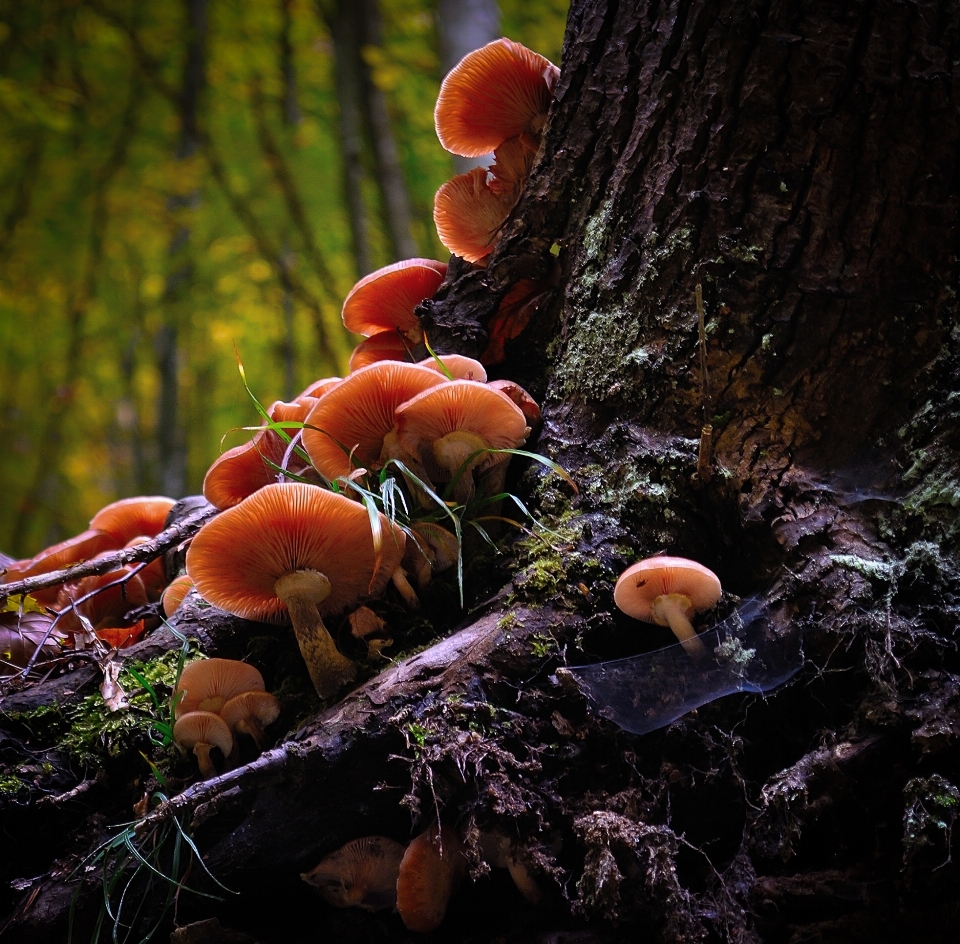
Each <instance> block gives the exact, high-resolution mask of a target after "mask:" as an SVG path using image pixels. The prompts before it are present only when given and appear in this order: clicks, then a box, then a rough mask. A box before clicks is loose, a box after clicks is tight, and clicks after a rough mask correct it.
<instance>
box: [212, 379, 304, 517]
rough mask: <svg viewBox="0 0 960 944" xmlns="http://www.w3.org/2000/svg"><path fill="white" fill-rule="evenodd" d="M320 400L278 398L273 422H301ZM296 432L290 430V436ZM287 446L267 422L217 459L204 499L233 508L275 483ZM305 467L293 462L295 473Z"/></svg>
mask: <svg viewBox="0 0 960 944" xmlns="http://www.w3.org/2000/svg"><path fill="white" fill-rule="evenodd" d="M318 402H319V400H317V399H316V398H314V397H310V396H308V395H306V394H301V396H300V398H299V399H298V400H297V401H295V402H294V403H285V402H284V401H283V400H277V401H276V403H273V404H271V406H270V409H269V411H268V412H269V414H270V419H271V420H272V421H273V422H274V423H302V422H303V421H304V419H305V418H306V416H307V414H308V413H309V412H310V410H311V409H312V408H313V407H314V406H315V405H316V404H317V403H318ZM293 432H294V430H293V429H291V430H289V431H288V435H291V436H292V435H293ZM288 445H289V444H288V443H287V442H286V441H285V440H284V439H283V438H282V437H281V436H280V435H279V434H278V433H277V432H276V431H275V430H273V429H271V428H270V427H269V426H267V425H264V426H263V427H262V428H261V429H260V430H259V431H258V432H257V433H256V435H255V436H254V437H253V439H251V440H250V441H249V442H246V443H244V444H243V445H240V446H235V447H234V448H233V449H228V450H227V451H226V452H225V453H223V455H221V456H220V457H219V458H217V459H216V460H214V462H213V465H211V466H210V468H209V469H208V470H207V474H206V475H205V476H204V479H203V496H204V498H206V500H207V501H208V502H210V504H211V505H213V506H214V507H216V508H220V509H224V508H231V507H233V506H234V505H236V504H238V503H239V502H241V501H243V499H244V498H246V497H247V496H248V495H252V494H253V493H254V492H255V491H256V490H257V489H259V488H263V486H264V485H269V484H270V483H271V482H275V481H276V480H277V470H276V467H278V466H281V465H282V463H283V459H284V456H285V455H286V453H287V447H288ZM303 468H304V464H303V462H302V461H300V460H298V459H295V460H294V461H293V462H292V464H291V465H290V471H291V472H293V473H300V472H302V471H303Z"/></svg>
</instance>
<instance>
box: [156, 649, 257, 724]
mask: <svg viewBox="0 0 960 944" xmlns="http://www.w3.org/2000/svg"><path fill="white" fill-rule="evenodd" d="M263 690H264V684H263V676H262V675H261V674H260V673H259V672H258V671H257V670H256V669H255V668H254V667H253V666H252V665H248V664H247V663H246V662H240V661H238V660H237V659H198V660H197V661H196V662H190V663H188V664H187V665H185V666H184V667H183V671H182V672H181V673H180V680H179V681H178V682H177V687H176V689H175V691H174V693H173V695H174V698H176V697H177V695H179V694H180V693H181V692H182V693H183V694H182V695H181V696H180V698H179V699H178V700H177V703H176V707H175V708H174V715H175V716H176V717H177V718H179V717H180V716H181V715H183V714H186V713H187V712H188V711H213V712H215V713H217V714H219V713H220V709H221V708H223V706H224V704H226V702H227V701H228V700H229V699H231V698H233V697H234V696H236V695H240V694H242V693H243V692H262V691H263Z"/></svg>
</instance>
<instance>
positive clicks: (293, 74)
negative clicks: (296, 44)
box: [279, 0, 303, 128]
mask: <svg viewBox="0 0 960 944" xmlns="http://www.w3.org/2000/svg"><path fill="white" fill-rule="evenodd" d="M279 3H280V37H279V45H280V77H281V79H282V81H283V107H282V109H281V113H282V115H283V120H284V123H285V124H286V125H288V126H289V127H291V128H296V127H297V126H298V125H299V124H300V122H301V121H302V120H303V112H301V111H300V102H299V100H298V98H297V71H296V67H295V64H294V61H293V43H292V42H291V40H290V29H291V27H292V25H293V18H292V17H291V15H290V7H291V5H292V0H279Z"/></svg>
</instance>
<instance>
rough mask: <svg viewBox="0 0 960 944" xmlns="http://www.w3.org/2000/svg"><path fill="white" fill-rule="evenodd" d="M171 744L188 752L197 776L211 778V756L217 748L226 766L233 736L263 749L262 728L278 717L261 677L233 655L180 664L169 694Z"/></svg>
mask: <svg viewBox="0 0 960 944" xmlns="http://www.w3.org/2000/svg"><path fill="white" fill-rule="evenodd" d="M173 705H174V708H173V713H174V718H175V719H176V721H175V724H174V727H173V736H174V739H175V740H176V742H177V743H178V744H179V745H180V746H181V747H184V748H186V749H188V750H192V751H193V753H194V755H195V756H196V758H197V763H198V765H199V767H200V774H201V776H203V777H204V779H207V780H209V779H210V778H211V777H216V776H217V768H216V766H215V765H214V762H213V759H212V757H211V752H212V751H213V750H214V749H217V750H219V751H220V753H221V754H222V755H223V758H224V761H225V763H226V764H228V765H229V764H230V763H231V761H232V759H233V757H234V755H235V752H236V738H237V735H241V734H242V735H246V736H248V737H250V738H252V740H253V742H254V743H255V744H256V746H257V750H261V751H262V750H263V747H264V741H265V738H264V732H263V729H264V728H265V727H266V726H267V725H269V724H272V723H273V722H274V721H276V720H277V718H278V717H279V716H280V705H279V703H278V702H277V699H276V698H274V697H273V695H271V694H270V693H269V692H268V691H266V689H265V686H264V683H263V676H262V675H261V674H260V673H259V672H258V671H257V670H256V669H255V668H254V667H253V666H252V665H248V664H247V663H245V662H238V661H237V660H235V659H201V660H198V661H197V662H191V663H189V664H188V665H186V666H185V667H184V669H183V672H181V673H180V680H179V681H178V683H177V687H176V689H175V690H174V693H173Z"/></svg>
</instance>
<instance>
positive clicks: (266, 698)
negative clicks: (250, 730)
mask: <svg viewBox="0 0 960 944" xmlns="http://www.w3.org/2000/svg"><path fill="white" fill-rule="evenodd" d="M220 717H221V718H223V720H224V721H226V722H227V724H228V725H230V730H231V731H236V730H237V725H238V724H241V723H242V722H244V721H246V720H247V719H248V718H255V719H256V720H257V721H258V722H259V723H260V724H261V725H268V724H273V722H274V721H276V720H277V718H279V717H280V702H278V701H277V699H276V698H274V697H273V695H271V694H270V692H252V691H251V692H241V693H240V694H239V695H234V696H233V698H231V699H230V700H229V701H226V702H224V704H223V707H222V708H221V709H220Z"/></svg>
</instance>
